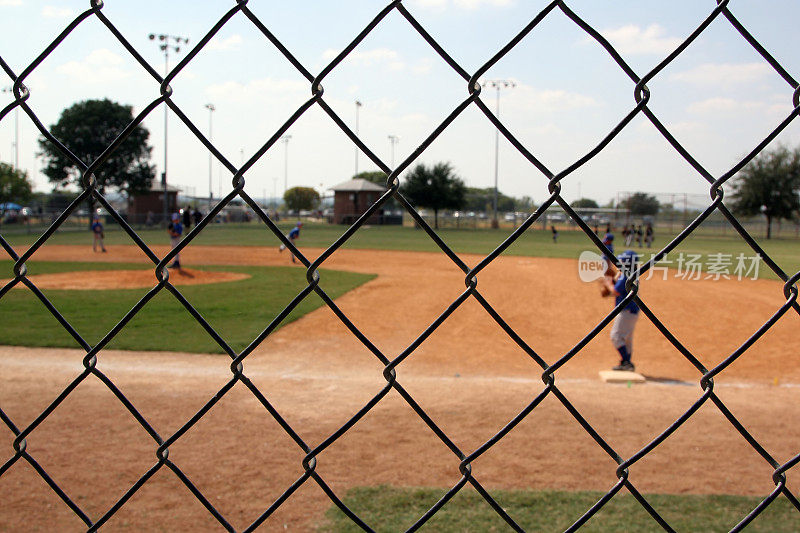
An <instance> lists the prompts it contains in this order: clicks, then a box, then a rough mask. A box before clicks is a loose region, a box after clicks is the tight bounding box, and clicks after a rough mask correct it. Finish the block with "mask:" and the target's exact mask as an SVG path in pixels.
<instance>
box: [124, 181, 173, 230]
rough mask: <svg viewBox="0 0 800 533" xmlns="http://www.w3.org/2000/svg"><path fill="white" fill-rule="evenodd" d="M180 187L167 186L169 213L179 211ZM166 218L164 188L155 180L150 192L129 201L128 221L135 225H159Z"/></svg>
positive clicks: (133, 197)
mask: <svg viewBox="0 0 800 533" xmlns="http://www.w3.org/2000/svg"><path fill="white" fill-rule="evenodd" d="M179 191H180V189H179V188H178V187H173V186H171V185H167V200H168V201H167V206H168V208H167V213H170V214H172V213H175V212H177V211H178V192H179ZM163 217H164V186H163V185H162V184H161V182H160V181H157V180H153V183H152V184H151V185H150V190H149V191H147V192H146V193H144V194H140V195H137V196H132V197H131V198H129V199H128V221H130V222H131V223H134V224H145V223H157V222H158V221H160V220H161V219H162V218H163Z"/></svg>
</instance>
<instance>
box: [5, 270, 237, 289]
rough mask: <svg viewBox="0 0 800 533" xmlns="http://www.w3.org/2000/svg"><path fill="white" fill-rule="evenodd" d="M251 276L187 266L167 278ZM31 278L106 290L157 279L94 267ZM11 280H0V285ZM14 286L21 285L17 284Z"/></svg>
mask: <svg viewBox="0 0 800 533" xmlns="http://www.w3.org/2000/svg"><path fill="white" fill-rule="evenodd" d="M249 277H250V276H249V275H247V274H241V273H238V272H215V271H212V270H192V269H187V268H181V269H175V270H171V271H170V277H169V281H170V283H172V284H173V285H205V284H209V283H224V282H227V281H238V280H242V279H247V278H249ZM30 280H31V281H32V282H33V283H35V284H36V286H37V287H39V288H40V289H62V290H80V291H87V290H105V289H139V288H144V287H153V286H154V285H156V284H157V283H158V279H156V277H155V274H153V272H152V271H150V270H94V271H91V272H88V273H86V272H60V273H58V274H39V275H37V276H30ZM9 281H10V280H7V279H4V280H0V286H2V285H5V284H6V283H8V282H9ZM14 288H15V289H23V288H25V286H24V285H22V284H21V283H20V284H17V285H15V286H14Z"/></svg>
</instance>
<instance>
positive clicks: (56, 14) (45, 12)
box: [12, 0, 72, 19]
mask: <svg viewBox="0 0 800 533" xmlns="http://www.w3.org/2000/svg"><path fill="white" fill-rule="evenodd" d="M12 1H13V0H12ZM42 16H43V17H45V18H49V19H65V18H72V10H71V9H69V8H67V7H55V6H44V7H43V8H42Z"/></svg>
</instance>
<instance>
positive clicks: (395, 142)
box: [389, 135, 400, 170]
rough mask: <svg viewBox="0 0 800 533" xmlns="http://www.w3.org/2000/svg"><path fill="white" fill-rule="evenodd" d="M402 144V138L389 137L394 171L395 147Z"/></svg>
mask: <svg viewBox="0 0 800 533" xmlns="http://www.w3.org/2000/svg"><path fill="white" fill-rule="evenodd" d="M398 142H400V137H398V136H397V135H389V144H391V145H392V170H394V145H395V144H397V143H398Z"/></svg>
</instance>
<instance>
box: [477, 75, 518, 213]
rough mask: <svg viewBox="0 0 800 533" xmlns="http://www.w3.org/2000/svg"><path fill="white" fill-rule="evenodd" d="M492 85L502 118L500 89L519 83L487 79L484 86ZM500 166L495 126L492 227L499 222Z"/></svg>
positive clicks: (498, 144) (497, 112)
mask: <svg viewBox="0 0 800 533" xmlns="http://www.w3.org/2000/svg"><path fill="white" fill-rule="evenodd" d="M487 86H488V87H492V88H494V89H496V90H497V106H496V107H497V110H496V112H495V116H496V117H497V119H498V120H499V119H500V89H511V88H514V87H516V86H517V84H516V83H515V82H513V81H511V80H487V81H485V82H483V87H487ZM499 168H500V130H499V129H497V128H495V130H494V201H493V203H492V210H493V211H494V214H493V216H492V227H493V228H497V227H498V226H499V223H498V221H497V195H498V193H497V175H498V173H499Z"/></svg>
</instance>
